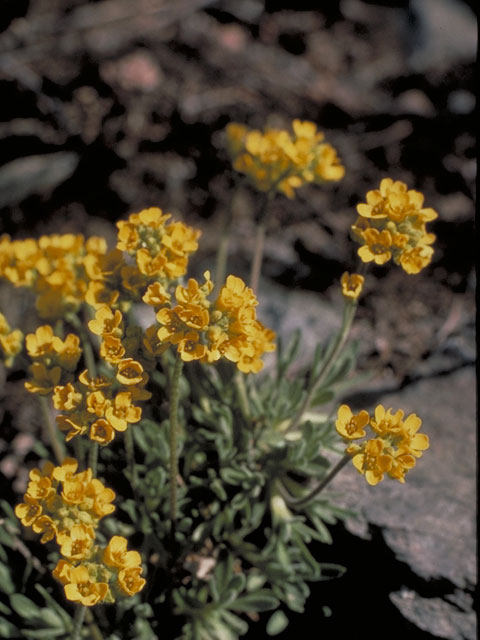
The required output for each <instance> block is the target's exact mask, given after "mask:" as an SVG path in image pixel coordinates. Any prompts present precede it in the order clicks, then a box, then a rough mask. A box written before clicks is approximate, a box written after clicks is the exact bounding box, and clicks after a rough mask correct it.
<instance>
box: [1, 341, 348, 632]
mask: <svg viewBox="0 0 480 640" xmlns="http://www.w3.org/2000/svg"><path fill="white" fill-rule="evenodd" d="M299 345H300V336H299V334H296V335H295V336H294V337H293V339H292V340H291V342H290V343H289V344H288V345H286V347H284V346H283V345H282V343H280V344H279V348H278V353H277V361H276V366H275V367H273V368H272V369H271V370H270V371H269V372H267V373H266V374H260V375H257V376H254V375H251V376H243V374H242V377H239V374H238V373H237V372H236V370H235V368H234V367H233V366H231V365H230V364H229V363H226V364H225V363H221V364H220V365H219V366H217V367H212V366H207V365H199V364H198V363H188V365H187V366H184V369H183V377H182V380H181V387H180V392H181V401H180V423H181V429H180V433H179V434H178V458H179V472H180V478H181V481H180V482H179V487H178V517H177V524H176V532H175V540H174V541H173V540H172V539H171V536H170V520H169V476H168V469H169V455H170V453H169V438H168V432H169V421H168V397H169V396H168V384H167V380H168V371H167V370H166V369H167V368H168V363H170V365H171V361H172V354H167V357H166V358H165V359H164V360H163V369H162V368H161V367H160V365H159V367H158V370H157V372H155V374H154V375H153V376H152V382H151V386H150V388H151V390H152V392H153V398H152V400H151V403H150V408H149V409H148V408H147V406H146V408H145V409H144V412H143V419H142V421H141V422H140V423H139V424H138V425H134V426H133V427H131V428H133V433H134V442H135V452H136V465H135V480H134V478H133V476H132V473H131V468H129V466H128V465H125V466H124V467H122V463H121V462H119V457H118V456H119V453H118V451H115V450H113V449H112V448H111V447H106V448H105V449H104V450H102V454H101V462H100V465H99V475H100V476H101V475H102V473H106V472H111V469H112V468H114V469H116V472H117V473H119V474H121V475H123V476H124V477H126V478H127V479H128V480H129V481H130V482H131V483H132V485H133V486H132V490H131V492H129V494H128V492H127V493H125V494H124V495H122V490H121V489H118V487H116V486H115V485H113V486H114V488H115V490H116V491H117V499H116V505H117V511H116V513H114V514H113V515H112V516H110V517H109V518H106V519H105V520H104V521H103V522H102V532H103V535H104V536H105V539H107V537H108V536H111V535H124V536H127V537H131V536H133V535H134V534H136V536H137V538H136V541H135V542H134V546H136V548H138V549H139V550H140V551H141V552H142V556H143V558H144V561H145V563H146V564H147V572H146V577H147V586H146V587H145V589H144V590H143V591H142V592H141V593H139V594H137V595H136V596H134V597H133V598H127V599H125V600H122V601H118V602H117V603H116V604H115V605H106V606H108V607H109V611H110V613H109V617H110V619H111V620H112V619H113V620H114V624H113V626H111V627H110V635H109V633H108V631H107V629H106V628H104V629H103V630H102V631H103V634H104V637H105V638H108V639H110V640H117V639H118V638H120V637H121V638H123V639H128V638H131V639H132V640H133V639H135V640H149V639H153V638H155V637H162V636H164V630H165V629H168V633H169V635H168V637H169V638H170V637H172V638H174V637H176V638H184V639H185V640H189V639H191V640H229V639H231V640H235V639H236V638H238V637H239V636H241V635H244V634H245V633H246V632H247V630H248V628H249V624H250V623H251V621H252V620H255V619H256V616H258V614H259V613H262V612H269V611H270V612H272V613H271V615H268V614H267V617H266V619H265V620H266V633H267V634H268V635H272V636H274V635H276V634H278V633H280V632H281V631H282V630H283V629H284V628H285V627H286V625H287V624H288V610H292V611H295V612H302V611H303V610H304V605H305V601H306V599H307V597H308V596H309V593H310V590H309V586H308V585H309V583H311V582H314V581H320V580H327V579H330V578H332V577H335V576H338V575H341V573H342V572H343V568H342V567H339V566H338V565H333V564H329V563H325V562H322V558H321V553H320V557H315V556H314V555H313V553H312V544H311V543H312V542H315V543H316V545H315V546H316V548H317V551H318V549H321V544H320V545H319V544H318V543H323V544H329V543H330V542H331V536H330V533H329V529H328V525H330V524H333V523H335V521H336V519H337V518H341V517H343V516H344V515H345V513H344V511H343V510H342V509H340V508H339V507H338V506H336V505H335V504H334V503H333V502H332V500H331V499H330V498H329V494H328V491H326V492H324V493H321V494H320V495H319V496H317V497H316V498H315V499H312V500H310V501H306V502H305V503H304V504H303V506H301V507H299V506H296V505H295V501H296V500H298V499H300V498H303V497H305V495H307V494H308V493H309V491H310V489H311V487H314V486H315V484H317V483H318V482H319V481H321V479H322V478H324V477H325V476H326V474H328V472H329V470H330V469H331V466H332V460H335V459H338V455H337V454H338V453H339V452H338V451H337V449H336V448H337V447H338V438H337V436H336V434H335V429H334V428H333V421H334V418H333V415H332V412H333V411H334V410H335V409H336V407H335V405H334V404H333V400H334V398H335V395H336V392H337V391H338V390H339V389H343V388H344V387H345V384H346V383H347V382H348V379H349V377H350V374H351V371H352V369H353V366H354V363H355V347H354V346H351V347H348V348H347V349H345V350H344V351H343V352H342V354H341V356H340V357H339V359H337V361H336V362H335V364H334V366H333V367H332V368H331V369H330V371H329V372H328V375H327V376H325V375H323V379H322V380H321V384H318V381H319V377H320V376H321V375H322V364H323V363H324V362H325V359H326V358H328V354H329V349H331V345H330V346H329V345H327V347H326V349H321V348H317V350H316V351H315V353H314V354H313V358H312V363H311V365H310V366H308V367H306V368H305V369H304V370H300V371H298V370H297V371H293V372H292V370H294V369H295V360H296V357H297V354H298V349H299ZM323 373H324V372H323ZM242 385H244V387H243V388H242ZM317 387H318V388H317ZM307 394H310V402H309V406H308V411H306V412H305V414H304V416H303V418H302V419H300V420H297V419H296V416H297V415H298V413H299V411H301V409H302V407H303V405H304V403H305V398H306V397H307ZM242 398H243V400H242ZM245 399H246V400H245ZM8 522H9V523H10V524H9V527H10V528H5V527H4V528H3V530H0V543H1V544H2V545H3V546H0V589H2V590H3V592H4V595H5V596H6V598H5V599H3V600H2V599H0V635H2V634H3V635H2V637H6V638H16V637H25V638H32V639H34V638H47V637H52V638H57V637H58V638H67V637H70V633H71V629H72V617H71V614H70V613H69V612H68V611H71V612H72V615H73V608H72V607H71V605H70V603H68V604H67V603H65V606H66V608H67V611H65V610H64V609H63V608H62V606H61V604H59V603H58V602H57V601H56V600H55V598H52V595H51V593H50V591H51V588H55V589H56V593H57V594H58V593H60V592H61V591H60V587H59V586H58V585H57V586H56V587H53V581H50V582H48V581H45V577H46V576H48V573H44V574H43V576H42V582H44V583H45V584H46V585H47V586H44V587H43V586H40V585H37V592H36V593H35V596H36V597H35V602H33V601H32V600H31V599H30V598H28V597H27V596H25V595H22V594H21V593H18V592H21V591H24V585H25V583H26V581H27V579H28V575H24V576H23V578H22V579H20V580H19V577H18V576H16V578H15V579H14V578H13V577H12V575H11V572H10V571H9V569H8V562H6V560H8V558H7V552H6V551H5V548H4V547H6V548H7V551H8V553H9V554H10V555H11V554H12V553H18V550H16V547H15V539H16V537H17V535H18V533H19V525H18V521H16V519H15V517H14V515H13V512H11V510H10V513H9V515H8ZM53 555H54V554H53ZM53 555H52V558H51V563H50V565H49V566H48V569H52V568H53V566H54V563H55V562H56V559H57V558H56V557H53ZM317 555H318V553H317ZM29 563H30V564H29ZM36 570H38V568H37V569H35V567H34V566H33V565H32V560H31V559H30V560H28V558H27V561H26V569H25V571H26V572H27V574H28V573H29V572H30V573H31V572H35V571H36ZM43 570H45V567H44V568H43ZM48 584H50V587H48ZM2 602H4V604H2ZM39 602H43V603H44V604H39ZM62 602H63V601H62ZM112 610H113V613H112ZM267 618H268V620H267ZM102 619H103V626H104V627H105V622H104V616H103V618H102V616H100V618H99V619H98V620H97V623H98V625H99V626H100V627H101V626H102ZM20 620H21V623H20ZM119 629H121V630H122V631H121V634H120V635H118V634H119ZM15 634H17V635H15ZM18 634H20V635H18ZM21 634H23V635H21ZM88 634H89V628H88V626H85V627H84V630H83V636H82V637H84V638H86V637H89V635H88Z"/></svg>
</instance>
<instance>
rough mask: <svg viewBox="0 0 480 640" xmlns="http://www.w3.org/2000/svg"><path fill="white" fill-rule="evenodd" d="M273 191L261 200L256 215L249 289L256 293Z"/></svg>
mask: <svg viewBox="0 0 480 640" xmlns="http://www.w3.org/2000/svg"><path fill="white" fill-rule="evenodd" d="M272 196H273V191H268V192H267V193H266V194H265V195H264V196H263V199H262V204H261V205H260V210H259V212H258V214H257V220H258V223H257V233H256V236H255V249H254V252H253V260H252V267H251V269H250V287H251V289H252V290H253V291H254V292H256V291H258V283H259V280H260V273H261V271H262V261H263V249H264V246H265V235H266V230H267V214H268V204H269V202H270V200H271V199H272Z"/></svg>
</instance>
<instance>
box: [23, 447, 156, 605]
mask: <svg viewBox="0 0 480 640" xmlns="http://www.w3.org/2000/svg"><path fill="white" fill-rule="evenodd" d="M77 469H78V462H77V460H75V459H73V458H65V460H64V461H63V463H62V465H60V466H58V467H54V465H53V464H52V463H51V462H46V463H44V465H43V468H42V469H41V470H40V469H32V470H31V471H30V482H29V483H28V487H27V491H26V493H25V495H24V498H23V499H24V502H23V503H20V504H18V505H17V506H16V507H15V514H16V515H17V517H18V518H19V519H20V520H21V522H22V524H23V525H24V526H26V527H32V529H33V531H34V532H35V533H39V534H42V537H41V539H40V541H41V542H49V541H50V540H53V539H55V540H56V542H57V544H58V546H59V552H60V554H61V556H62V558H61V559H60V560H59V562H58V564H57V566H56V568H55V569H54V571H53V575H54V576H55V577H56V578H57V579H58V580H60V582H62V584H63V585H64V586H65V595H66V597H67V598H68V599H69V600H72V601H78V602H80V603H81V604H84V605H86V606H91V605H94V604H97V603H99V602H113V601H114V599H115V596H116V595H118V594H120V593H123V594H125V595H129V596H130V595H133V594H134V593H137V592H138V591H140V589H142V588H143V586H144V584H145V580H144V579H143V578H141V577H140V574H141V570H142V569H141V566H140V565H141V557H140V554H139V553H138V552H136V551H127V550H126V543H127V541H126V540H125V539H124V538H119V536H114V537H113V538H112V539H111V540H110V541H109V543H108V545H107V547H104V548H102V547H101V546H100V545H98V544H96V543H95V532H96V529H97V527H98V523H99V521H100V520H101V518H103V517H105V516H107V515H109V514H111V513H112V512H113V511H114V510H115V507H114V505H112V504H111V503H112V501H113V500H114V498H115V493H114V491H112V489H109V488H107V487H105V486H104V485H103V484H102V482H101V481H100V480H98V479H97V478H93V477H92V470H91V469H86V470H85V471H81V472H77Z"/></svg>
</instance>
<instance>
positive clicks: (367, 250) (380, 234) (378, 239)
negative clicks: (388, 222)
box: [358, 228, 392, 264]
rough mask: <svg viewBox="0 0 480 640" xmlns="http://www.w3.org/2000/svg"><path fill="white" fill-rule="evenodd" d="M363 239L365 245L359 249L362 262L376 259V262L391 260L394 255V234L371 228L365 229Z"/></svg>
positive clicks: (382, 262)
mask: <svg viewBox="0 0 480 640" xmlns="http://www.w3.org/2000/svg"><path fill="white" fill-rule="evenodd" d="M363 239H364V241H365V245H364V246H363V247H360V249H359V250H358V255H359V256H360V258H361V259H362V262H372V261H374V262H375V264H385V263H386V262H388V261H389V260H390V258H391V257H392V253H391V251H390V247H391V245H392V236H391V235H390V233H389V232H388V231H386V230H384V231H378V229H374V228H370V229H367V230H366V231H364V233H363Z"/></svg>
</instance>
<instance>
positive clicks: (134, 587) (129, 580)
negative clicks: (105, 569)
mask: <svg viewBox="0 0 480 640" xmlns="http://www.w3.org/2000/svg"><path fill="white" fill-rule="evenodd" d="M141 573H142V568H141V567H128V568H127V569H121V570H120V571H119V572H118V586H119V587H120V589H121V590H122V591H123V592H124V593H125V594H126V595H127V596H133V595H135V594H136V593H138V592H139V591H141V590H142V589H143V587H144V586H145V584H146V581H145V579H144V578H141V577H140V574H141Z"/></svg>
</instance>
